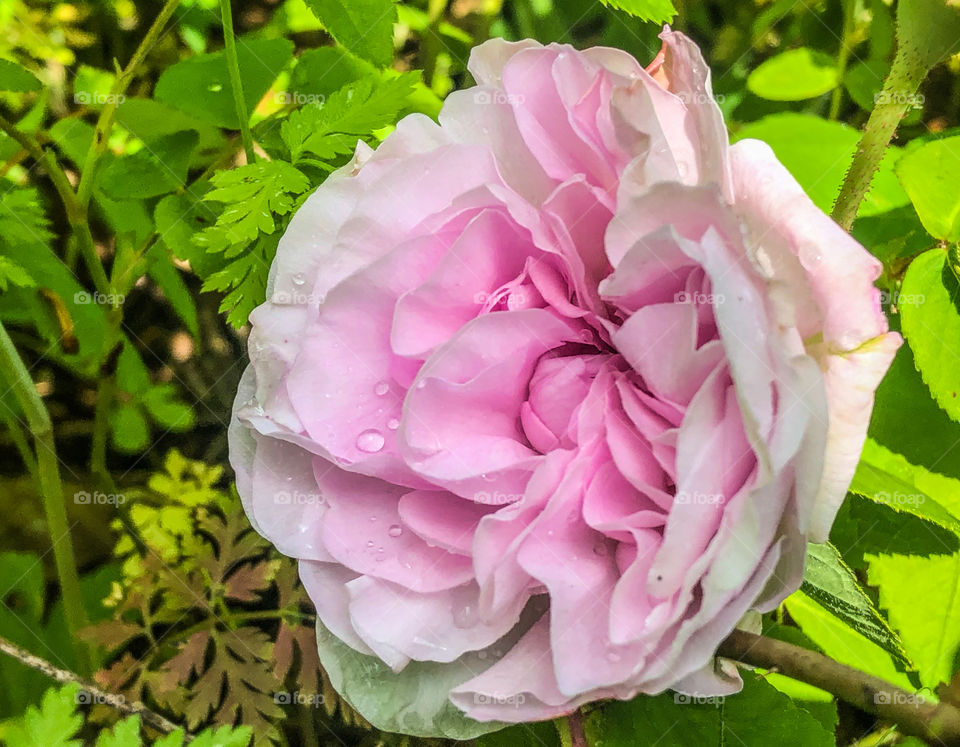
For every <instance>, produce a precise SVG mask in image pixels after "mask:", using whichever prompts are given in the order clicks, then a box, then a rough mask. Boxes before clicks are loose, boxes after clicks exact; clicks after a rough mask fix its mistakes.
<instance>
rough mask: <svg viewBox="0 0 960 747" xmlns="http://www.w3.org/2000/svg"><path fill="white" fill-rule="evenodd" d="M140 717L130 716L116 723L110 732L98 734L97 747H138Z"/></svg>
mask: <svg viewBox="0 0 960 747" xmlns="http://www.w3.org/2000/svg"><path fill="white" fill-rule="evenodd" d="M140 744H141V742H140V717H139V716H130V717H129V718H125V719H123V721H119V722H117V725H116V726H114V727H113V729H111V730H110V731H106V730H104V731H102V732H100V737H99V738H98V739H97V747H140Z"/></svg>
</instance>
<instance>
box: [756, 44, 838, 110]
mask: <svg viewBox="0 0 960 747" xmlns="http://www.w3.org/2000/svg"><path fill="white" fill-rule="evenodd" d="M838 85H840V71H839V70H838V69H837V67H836V65H835V64H834V61H833V59H832V58H831V57H829V56H828V55H826V54H824V53H823V52H818V51H816V50H813V49H810V48H809V47H800V48H798V49H788V50H787V51H786V52H781V53H780V54H778V55H776V56H775V57H771V58H770V59H769V60H765V61H764V62H762V63H761V64H760V65H759V67H757V68H756V69H755V70H754V71H753V72H751V73H750V77H748V78H747V88H748V89H750V91H751V92H752V93H754V94H756V95H757V96H759V97H761V98H764V99H769V100H770V101H803V100H805V99H812V98H815V97H817V96H821V95H823V94H825V93H827V92H828V91H832V90H833V89H834V88H836V87H837V86H838Z"/></svg>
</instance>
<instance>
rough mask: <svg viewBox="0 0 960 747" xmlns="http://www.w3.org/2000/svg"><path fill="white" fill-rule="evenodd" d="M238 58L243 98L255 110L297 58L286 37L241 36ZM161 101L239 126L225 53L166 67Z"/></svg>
mask: <svg viewBox="0 0 960 747" xmlns="http://www.w3.org/2000/svg"><path fill="white" fill-rule="evenodd" d="M237 57H238V62H239V66H240V77H241V79H242V80H243V97H244V100H245V101H246V104H247V111H250V112H252V111H253V110H254V109H255V108H256V106H257V103H258V102H259V101H260V99H261V98H263V95H264V94H265V93H266V92H267V90H268V89H269V88H270V86H271V85H272V84H273V81H274V80H276V78H277V76H278V75H279V74H280V71H281V70H283V68H284V67H286V65H287V63H288V62H289V61H290V59H291V58H292V57H293V43H292V42H290V41H288V40H286V39H253V40H249V39H243V38H241V39H238V40H237ZM154 96H155V97H156V98H157V99H158V100H159V101H161V102H163V103H165V104H169V105H170V106H172V107H174V108H176V109H179V110H180V111H182V112H186V113H187V114H190V115H192V116H194V117H196V118H197V119H200V120H202V121H204V122H212V123H213V124H215V125H218V126H220V127H227V128H230V129H234V130H235V129H239V127H240V122H239V121H238V120H237V113H236V111H235V107H234V103H233V93H232V89H231V88H230V73H229V71H228V69H227V61H226V56H225V54H224V53H223V52H214V53H212V54H204V55H198V56H197V57H191V58H189V59H186V60H184V61H183V62H178V63H177V64H176V65H173V66H171V67H168V68H167V69H166V70H164V72H163V74H162V75H161V76H160V79H159V80H158V81H157V85H156V88H155V89H154Z"/></svg>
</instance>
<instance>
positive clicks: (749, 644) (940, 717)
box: [717, 630, 960, 745]
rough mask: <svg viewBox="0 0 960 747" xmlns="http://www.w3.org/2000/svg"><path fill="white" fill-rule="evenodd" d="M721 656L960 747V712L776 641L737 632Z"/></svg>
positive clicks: (903, 729) (909, 731) (907, 730)
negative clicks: (808, 686) (796, 682)
mask: <svg viewBox="0 0 960 747" xmlns="http://www.w3.org/2000/svg"><path fill="white" fill-rule="evenodd" d="M717 653H718V654H719V655H720V656H723V657H726V658H728V659H734V660H736V661H740V662H743V663H744V664H750V665H751V666H755V667H760V668H762V669H776V670H777V671H778V672H779V673H781V674H784V675H786V676H787V677H792V678H793V679H795V680H800V681H801V682H806V683H807V684H810V685H814V686H815V687H819V688H820V689H822V690H826V691H827V692H829V693H833V694H834V695H836V696H837V697H838V698H840V699H841V700H844V701H846V702H847V703H850V704H851V705H854V706H856V707H857V708H860V709H862V710H864V711H867V712H868V713H872V714H874V715H875V716H877V717H879V718H882V719H884V720H885V721H891V722H894V723H896V724H897V725H898V726H899V727H900V731H901V732H903V733H904V734H909V735H913V736H917V737H922V738H923V739H926V740H928V741H929V742H931V743H932V744H938V745H941V744H942V745H960V709H957V708H955V707H953V706H951V705H948V704H946V703H930V702H927V701H925V699H924V698H923V696H922V695H919V694H917V693H912V692H908V691H907V690H902V689H901V688H899V687H896V686H895V685H891V684H890V683H889V682H887V681H885V680H882V679H880V678H879V677H874V676H873V675H870V674H867V673H865V672H861V671H859V670H857V669H853V668H852V667H848V666H846V665H845V664H840V663H839V662H836V661H834V660H833V659H830V658H829V657H827V656H824V655H823V654H820V653H817V652H816V651H808V650H807V649H805V648H800V647H799V646H794V645H793V644H790V643H786V642H784V641H778V640H776V639H775V638H766V637H764V636H759V635H754V634H753V633H747V632H746V631H742V630H735V631H734V632H733V633H731V634H730V636H729V637H728V638H727V639H726V640H725V641H724V642H723V643H721V644H720V648H719V649H718V650H717Z"/></svg>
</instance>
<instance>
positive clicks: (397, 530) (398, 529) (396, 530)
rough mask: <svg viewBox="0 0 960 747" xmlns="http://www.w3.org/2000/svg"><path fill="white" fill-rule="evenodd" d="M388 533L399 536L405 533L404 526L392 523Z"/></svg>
mask: <svg viewBox="0 0 960 747" xmlns="http://www.w3.org/2000/svg"><path fill="white" fill-rule="evenodd" d="M387 534H389V535H390V536H391V537H399V536H400V535H401V534H403V527H402V526H400V525H399V524H391V525H390V528H389V529H388V530H387Z"/></svg>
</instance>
